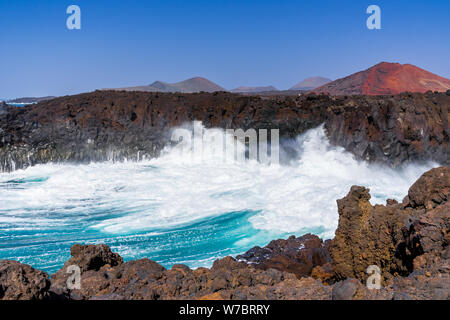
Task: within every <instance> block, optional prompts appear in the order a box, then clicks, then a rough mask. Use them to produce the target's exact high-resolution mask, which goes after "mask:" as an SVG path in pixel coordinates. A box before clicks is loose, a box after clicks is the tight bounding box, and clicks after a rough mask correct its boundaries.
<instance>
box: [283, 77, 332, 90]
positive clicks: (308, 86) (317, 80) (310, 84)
mask: <svg viewBox="0 0 450 320" xmlns="http://www.w3.org/2000/svg"><path fill="white" fill-rule="evenodd" d="M331 81H332V80H331V79H328V78H324V77H311V78H307V79H305V80H303V81H300V82H299V83H297V84H296V85H295V86H293V87H292V88H290V89H289V90H312V89H315V88H318V87H320V86H323V85H324V84H327V83H329V82H331Z"/></svg>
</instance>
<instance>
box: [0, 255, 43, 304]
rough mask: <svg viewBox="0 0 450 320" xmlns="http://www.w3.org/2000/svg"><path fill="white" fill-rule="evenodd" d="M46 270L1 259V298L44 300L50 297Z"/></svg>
mask: <svg viewBox="0 0 450 320" xmlns="http://www.w3.org/2000/svg"><path fill="white" fill-rule="evenodd" d="M49 288H50V281H49V279H48V275H47V274H46V273H45V272H42V271H39V270H36V269H33V268H32V267H31V266H29V265H26V264H22V263H19V262H16V261H10V260H0V300H43V299H46V298H48V297H49V295H48V289H49Z"/></svg>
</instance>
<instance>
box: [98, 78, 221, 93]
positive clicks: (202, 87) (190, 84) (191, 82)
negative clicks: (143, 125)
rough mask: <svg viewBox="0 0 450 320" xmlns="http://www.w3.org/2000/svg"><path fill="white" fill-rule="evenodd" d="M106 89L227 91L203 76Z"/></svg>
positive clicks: (187, 91)
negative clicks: (170, 81) (178, 80)
mask: <svg viewBox="0 0 450 320" xmlns="http://www.w3.org/2000/svg"><path fill="white" fill-rule="evenodd" d="M104 90H125V91H150V92H183V93H193V92H201V91H204V92H215V91H227V90H225V89H224V88H222V87H221V86H219V85H217V84H215V83H214V82H212V81H210V80H208V79H205V78H201V77H195V78H191V79H187V80H184V81H180V82H176V83H167V82H163V81H155V82H153V83H152V84H150V85H147V86H137V87H127V88H117V89H104Z"/></svg>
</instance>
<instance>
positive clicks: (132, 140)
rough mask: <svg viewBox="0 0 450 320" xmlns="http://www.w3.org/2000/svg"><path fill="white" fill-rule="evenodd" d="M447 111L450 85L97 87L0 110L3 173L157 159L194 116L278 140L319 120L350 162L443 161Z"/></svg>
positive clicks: (449, 135)
mask: <svg viewBox="0 0 450 320" xmlns="http://www.w3.org/2000/svg"><path fill="white" fill-rule="evenodd" d="M0 110H1V109H0ZM449 110H450V91H448V92H447V93H432V92H428V93H425V94H418V93H415V94H409V93H405V94H401V95H397V96H384V97H370V96H348V97H347V96H339V97H332V96H327V95H316V94H308V95H302V96H270V97H257V96H243V95H239V94H231V93H226V92H215V93H198V94H182V93H179V94H178V93H151V92H125V91H96V92H92V93H85V94H80V95H75V96H67V97H60V98H57V99H53V100H48V101H42V102H39V103H38V104H35V105H30V106H27V107H24V108H13V107H8V108H7V111H6V112H3V113H2V112H1V111H0V171H13V170H17V169H22V168H26V167H28V166H33V165H36V164H41V163H48V162H72V163H88V162H91V161H105V160H112V161H121V160H124V159H128V160H139V159H142V158H144V157H146V158H151V157H156V156H158V155H159V154H160V152H161V150H162V149H163V148H164V146H166V145H167V144H168V143H169V138H170V134H171V130H172V129H173V128H174V127H176V126H180V125H183V124H186V123H192V121H194V120H198V121H202V123H203V125H204V126H205V127H207V128H212V127H216V128H232V129H243V130H247V129H249V128H253V129H256V130H258V129H279V130H280V132H279V133H280V137H281V139H286V138H293V137H296V136H297V135H299V134H301V133H304V132H305V131H306V130H308V129H312V128H315V127H318V126H319V125H321V124H325V129H326V133H327V135H328V138H329V140H330V142H331V143H332V144H333V145H337V146H342V147H344V148H345V149H346V150H348V151H349V152H351V153H353V154H354V155H355V156H356V158H357V159H363V160H368V161H376V162H382V163H386V164H388V165H392V166H397V165H401V164H403V163H405V162H410V161H427V160H434V161H436V162H438V163H442V164H444V165H449V164H450V147H449V142H450V141H449V139H450V130H449V124H448V122H449V120H448V114H449Z"/></svg>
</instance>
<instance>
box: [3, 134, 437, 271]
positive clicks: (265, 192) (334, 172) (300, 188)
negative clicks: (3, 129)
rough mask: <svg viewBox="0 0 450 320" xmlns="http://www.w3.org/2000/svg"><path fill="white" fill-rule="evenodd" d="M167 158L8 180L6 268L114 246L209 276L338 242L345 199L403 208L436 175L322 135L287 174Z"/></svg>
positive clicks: (40, 170) (47, 265) (177, 155)
mask: <svg viewBox="0 0 450 320" xmlns="http://www.w3.org/2000/svg"><path fill="white" fill-rule="evenodd" d="M208 147H209V146H208V145H207V146H206V150H205V152H203V154H202V156H201V157H198V155H197V154H193V153H192V150H189V149H179V148H178V147H175V148H168V149H166V150H165V151H164V152H163V154H162V155H161V157H159V158H157V159H153V160H148V161H142V162H123V163H112V162H105V163H93V164H89V165H71V164H65V165H62V164H46V165H38V166H34V167H31V168H28V169H26V170H18V171H14V172H12V173H0V259H12V260H18V261H20V262H23V263H27V264H30V265H32V266H33V267H35V268H38V269H42V270H45V271H46V272H48V273H53V272H55V271H57V270H58V269H59V268H61V267H62V265H63V264H64V262H65V261H66V260H68V259H69V258H70V247H71V246H72V245H74V244H76V243H81V244H94V243H95V244H97V243H106V244H107V245H109V246H111V248H112V249H113V251H115V252H118V253H119V254H120V255H121V256H123V257H124V259H125V260H130V259H139V258H144V257H147V258H150V259H152V260H155V261H157V262H159V263H161V264H162V265H164V266H165V267H170V266H172V265H173V264H177V263H183V264H187V265H189V266H190V267H192V268H195V267H200V266H206V267H209V266H211V265H212V263H213V261H214V260H215V259H217V258H221V257H224V256H227V255H236V254H239V253H243V252H245V251H246V250H248V249H250V248H252V247H253V246H256V245H259V246H263V245H266V244H267V243H268V242H269V241H271V240H273V239H277V238H281V237H284V238H285V237H287V236H288V235H291V234H294V235H302V234H304V233H307V232H311V233H315V234H317V235H319V236H321V237H323V238H331V237H333V235H334V231H335V229H336V227H337V223H338V213H337V206H336V199H339V198H342V197H344V196H345V195H346V194H347V193H348V191H349V189H350V187H351V186H352V185H355V184H358V185H363V186H366V187H369V188H371V194H372V197H373V198H372V200H371V201H372V203H384V202H385V201H386V199H388V198H394V199H397V200H401V199H402V198H403V197H404V196H405V195H406V194H407V191H408V188H409V186H411V185H412V183H413V182H414V181H415V180H416V179H417V178H418V177H419V176H420V175H421V174H422V173H423V172H425V171H426V170H428V169H430V168H431V167H433V166H436V164H428V165H420V166H419V165H409V166H408V167H405V168H402V169H399V170H393V169H391V168H386V167H379V166H373V165H369V164H367V163H364V162H358V161H356V160H355V159H354V158H353V157H352V156H351V155H350V154H348V153H346V152H344V150H342V149H340V148H333V147H331V146H330V145H329V143H328V140H327V139H326V135H325V134H324V132H323V128H317V129H314V130H310V131H308V132H307V133H306V134H304V135H302V136H299V137H298V138H297V139H296V140H295V141H294V142H293V143H292V147H294V148H296V149H297V150H298V153H299V154H298V158H296V159H292V161H290V164H289V165H271V166H267V165H262V164H259V163H256V162H231V163H224V162H223V161H221V159H217V158H216V157H215V155H214V154H213V152H209V151H208V150H209V149H208Z"/></svg>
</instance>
